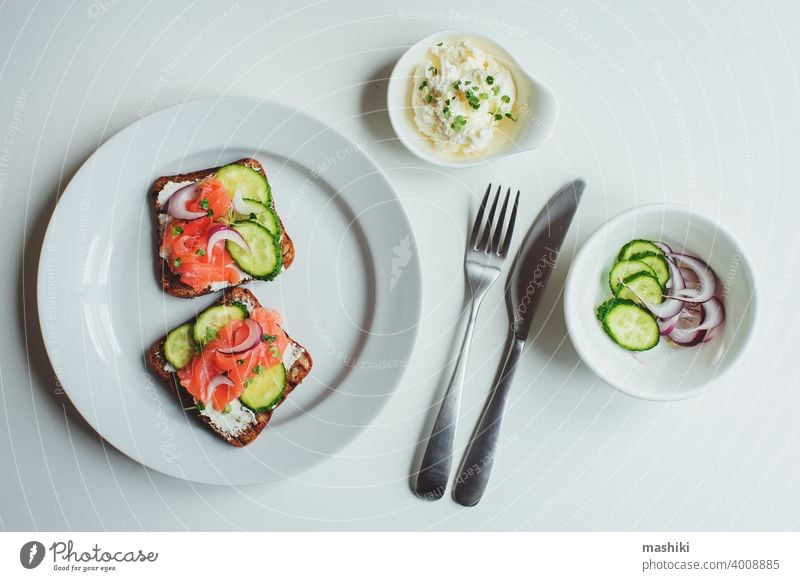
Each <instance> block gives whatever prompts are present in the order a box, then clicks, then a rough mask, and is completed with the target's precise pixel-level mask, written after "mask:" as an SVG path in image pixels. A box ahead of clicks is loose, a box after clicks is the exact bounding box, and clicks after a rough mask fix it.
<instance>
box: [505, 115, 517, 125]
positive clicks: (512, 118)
mask: <svg viewBox="0 0 800 581" xmlns="http://www.w3.org/2000/svg"><path fill="white" fill-rule="evenodd" d="M506 117H508V118H509V119H511V120H512V121H513V122H514V123H516V122H517V120H516V119H514V116H513V115H512V114H511V113H506Z"/></svg>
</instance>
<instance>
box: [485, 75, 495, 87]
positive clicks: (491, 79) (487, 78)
mask: <svg viewBox="0 0 800 581" xmlns="http://www.w3.org/2000/svg"><path fill="white" fill-rule="evenodd" d="M486 83H487V84H489V85H493V84H494V77H493V76H492V75H489V76H488V77H486Z"/></svg>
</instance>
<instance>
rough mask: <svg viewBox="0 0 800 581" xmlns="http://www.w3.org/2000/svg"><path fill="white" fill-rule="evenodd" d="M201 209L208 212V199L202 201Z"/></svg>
mask: <svg viewBox="0 0 800 581" xmlns="http://www.w3.org/2000/svg"><path fill="white" fill-rule="evenodd" d="M200 207H201V208H203V209H204V210H208V198H203V199H202V200H200Z"/></svg>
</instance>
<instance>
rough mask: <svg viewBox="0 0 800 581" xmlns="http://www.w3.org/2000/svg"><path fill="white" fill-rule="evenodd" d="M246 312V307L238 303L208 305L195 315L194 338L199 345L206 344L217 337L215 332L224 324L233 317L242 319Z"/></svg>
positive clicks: (245, 316) (244, 317)
mask: <svg viewBox="0 0 800 581" xmlns="http://www.w3.org/2000/svg"><path fill="white" fill-rule="evenodd" d="M247 314H248V313H247V309H246V308H245V307H244V305H242V304H239V303H234V304H231V305H215V306H213V307H209V308H207V309H206V310H205V311H203V312H202V313H200V314H199V315H198V316H197V321H195V323H194V340H195V341H196V342H197V343H199V344H200V345H207V344H209V343H211V341H213V340H214V339H216V338H217V333H219V330H220V329H222V328H223V327H224V326H225V325H227V324H228V323H229V322H231V321H233V320H234V319H237V320H239V321H243V320H244V319H246V318H247Z"/></svg>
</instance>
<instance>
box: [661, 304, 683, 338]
mask: <svg viewBox="0 0 800 581" xmlns="http://www.w3.org/2000/svg"><path fill="white" fill-rule="evenodd" d="M682 313H683V310H681V312H680V313H678V314H677V315H675V316H674V317H670V318H669V319H659V320H658V328H659V330H660V331H661V335H669V334H670V333H672V330H673V329H674V328H675V327H677V326H678V321H679V320H680V318H681V314H682Z"/></svg>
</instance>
